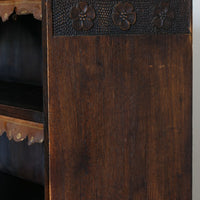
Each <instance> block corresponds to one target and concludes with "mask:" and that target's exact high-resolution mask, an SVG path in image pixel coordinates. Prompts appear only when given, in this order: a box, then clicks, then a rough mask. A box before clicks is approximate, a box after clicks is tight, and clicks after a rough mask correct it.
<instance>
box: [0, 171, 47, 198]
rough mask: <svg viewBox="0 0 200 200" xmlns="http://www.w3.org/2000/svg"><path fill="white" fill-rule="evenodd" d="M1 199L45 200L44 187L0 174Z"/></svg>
mask: <svg viewBox="0 0 200 200" xmlns="http://www.w3.org/2000/svg"><path fill="white" fill-rule="evenodd" d="M0 191H1V198H2V199H4V200H13V199H20V200H27V199H28V200H36V199H37V200H44V187H43V186H41V185H39V184H35V183H32V182H29V181H26V180H23V179H20V178H17V177H15V176H11V175H8V174H5V173H1V172H0Z"/></svg>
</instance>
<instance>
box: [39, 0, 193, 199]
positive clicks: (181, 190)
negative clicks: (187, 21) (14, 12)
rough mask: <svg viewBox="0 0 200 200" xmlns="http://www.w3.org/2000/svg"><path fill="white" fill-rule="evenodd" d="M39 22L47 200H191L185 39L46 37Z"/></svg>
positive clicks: (188, 39) (49, 28) (189, 54)
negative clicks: (43, 70)
mask: <svg viewBox="0 0 200 200" xmlns="http://www.w3.org/2000/svg"><path fill="white" fill-rule="evenodd" d="M44 5H46V4H44ZM44 9H45V8H44ZM46 14H47V15H46ZM43 16H44V17H45V18H46V19H47V30H46V33H47V46H46V47H47V60H46V65H47V74H46V78H47V80H46V81H45V88H46V89H45V91H46V92H47V93H46V94H47V95H48V96H47V97H46V98H45V102H46V103H47V106H46V111H48V116H47V117H46V122H45V123H46V124H47V125H48V127H47V129H48V132H46V141H45V145H46V152H48V153H47V154H46V158H47V159H46V171H47V172H48V173H47V180H49V181H48V183H47V182H46V200H48V199H52V200H175V199H176V200H191V199H192V189H191V188H192V178H191V177H192V133H191V128H192V123H191V121H192V114H191V103H192V102H191V96H192V89H191V88H192V37H191V34H155V35H132V36H131V35H129V36H128V35H123V36H78V37H55V36H52V32H53V31H52V21H51V19H52V13H51V4H50V1H49V3H48V4H47V10H46V13H45V15H43ZM44 31H45V30H44Z"/></svg>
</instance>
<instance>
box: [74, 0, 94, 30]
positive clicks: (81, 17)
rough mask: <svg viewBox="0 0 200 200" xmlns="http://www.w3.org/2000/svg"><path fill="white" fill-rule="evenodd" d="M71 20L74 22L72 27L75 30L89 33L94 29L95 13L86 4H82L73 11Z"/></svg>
mask: <svg viewBox="0 0 200 200" xmlns="http://www.w3.org/2000/svg"><path fill="white" fill-rule="evenodd" d="M70 18H71V19H72V20H73V22H72V26H73V28H74V29H75V30H77V31H81V30H83V31H88V30H90V29H91V28H92V27H93V20H94V19H95V11H94V9H93V8H92V7H91V6H89V5H88V4H87V3H86V2H80V3H79V4H77V6H76V7H73V8H72V9H71V12H70Z"/></svg>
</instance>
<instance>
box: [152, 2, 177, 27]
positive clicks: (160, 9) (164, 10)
mask: <svg viewBox="0 0 200 200" xmlns="http://www.w3.org/2000/svg"><path fill="white" fill-rule="evenodd" d="M153 16H154V17H153V20H152V24H153V26H154V27H156V28H158V29H161V28H163V29H166V30H167V29H169V28H170V27H171V25H172V21H173V19H174V11H173V10H172V9H170V3H169V2H160V3H159V4H158V5H157V6H156V7H155V10H154V15H153Z"/></svg>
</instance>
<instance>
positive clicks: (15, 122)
mask: <svg viewBox="0 0 200 200" xmlns="http://www.w3.org/2000/svg"><path fill="white" fill-rule="evenodd" d="M4 132H6V134H7V137H8V139H9V140H12V139H13V140H14V141H16V142H21V141H23V140H24V139H26V137H28V145H31V144H33V143H42V142H43V141H44V131H43V124H41V123H37V122H31V121H26V120H22V119H17V118H13V117H7V116H3V115H0V136H1V135H2V134H3V133H4Z"/></svg>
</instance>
